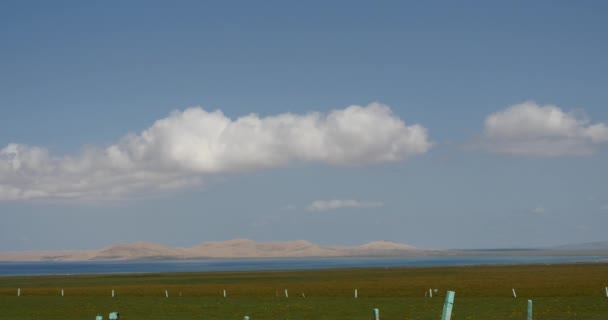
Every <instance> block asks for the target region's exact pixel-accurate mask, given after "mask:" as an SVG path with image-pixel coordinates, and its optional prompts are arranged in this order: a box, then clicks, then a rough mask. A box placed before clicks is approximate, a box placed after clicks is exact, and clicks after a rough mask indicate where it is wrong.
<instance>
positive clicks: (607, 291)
mask: <svg viewBox="0 0 608 320" xmlns="http://www.w3.org/2000/svg"><path fill="white" fill-rule="evenodd" d="M606 290H608V289H606ZM606 292H607V293H608V291H606ZM357 296H358V294H357V289H355V299H357Z"/></svg>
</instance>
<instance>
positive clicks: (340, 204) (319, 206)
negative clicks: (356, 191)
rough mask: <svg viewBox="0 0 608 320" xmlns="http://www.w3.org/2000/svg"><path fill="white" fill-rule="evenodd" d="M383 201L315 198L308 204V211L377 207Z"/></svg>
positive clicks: (381, 204) (380, 205)
mask: <svg viewBox="0 0 608 320" xmlns="http://www.w3.org/2000/svg"><path fill="white" fill-rule="evenodd" d="M382 206H384V203H382V202H379V201H359V200H352V199H348V200H337V199H334V200H316V201H313V202H312V203H311V204H310V205H308V207H307V210H308V211H314V212H320V211H328V210H337V209H347V208H379V207H382Z"/></svg>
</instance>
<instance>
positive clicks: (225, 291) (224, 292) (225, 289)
mask: <svg viewBox="0 0 608 320" xmlns="http://www.w3.org/2000/svg"><path fill="white" fill-rule="evenodd" d="M224 298H226V289H224Z"/></svg>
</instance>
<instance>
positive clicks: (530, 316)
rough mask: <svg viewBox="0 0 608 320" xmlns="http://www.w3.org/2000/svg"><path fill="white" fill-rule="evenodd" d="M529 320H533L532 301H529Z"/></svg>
mask: <svg viewBox="0 0 608 320" xmlns="http://www.w3.org/2000/svg"><path fill="white" fill-rule="evenodd" d="M528 320H532V300H528Z"/></svg>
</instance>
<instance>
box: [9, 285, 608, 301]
mask: <svg viewBox="0 0 608 320" xmlns="http://www.w3.org/2000/svg"><path fill="white" fill-rule="evenodd" d="M604 289H605V290H606V298H608V287H605V288H604ZM435 292H437V289H435ZM511 292H512V293H513V298H517V293H516V292H515V288H512V289H511ZM223 293H224V298H226V297H227V296H228V295H227V293H226V289H224V292H223ZM20 296H21V288H17V297H20ZM61 296H62V297H63V296H64V292H63V289H61ZM114 296H115V292H114V289H112V298H114ZM276 296H277V297H278V296H279V295H278V292H277V293H276ZM424 296H425V297H426V296H427V294H426V292H425V293H424ZM428 296H429V297H430V298H432V297H433V289H429V291H428ZM165 297H166V298H169V290H165ZM180 297H181V292H180ZM302 297H303V298H306V295H305V294H304V293H302ZM358 297H359V292H358V290H357V289H355V299H357V298H358ZM285 298H289V292H288V291H287V289H285Z"/></svg>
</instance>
